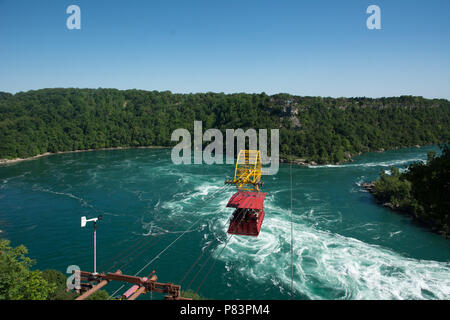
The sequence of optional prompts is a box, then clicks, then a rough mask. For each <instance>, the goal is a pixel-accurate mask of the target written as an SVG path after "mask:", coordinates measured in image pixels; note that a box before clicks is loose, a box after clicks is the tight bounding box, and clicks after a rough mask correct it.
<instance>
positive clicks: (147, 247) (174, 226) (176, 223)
mask: <svg viewBox="0 0 450 320" xmlns="http://www.w3.org/2000/svg"><path fill="white" fill-rule="evenodd" d="M225 187H227V186H224V187H221V188H220V189H219V190H217V191H216V192H214V193H213V194H212V195H211V196H213V195H215V194H216V193H218V192H219V191H222V189H224V188H225ZM196 212H198V210H197V211H195V212H194V213H196ZM180 223H181V220H176V221H175V223H174V224H173V225H172V228H171V229H170V230H168V232H171V231H173V230H174V229H175V228H176V227H177V226H178V225H179V224H180ZM151 240H153V239H149V240H148V241H147V242H146V243H145V244H144V245H148V246H146V247H145V248H144V249H142V250H141V252H140V253H139V254H138V255H136V256H134V257H133V258H132V259H131V260H129V261H128V262H126V263H125V264H123V265H122V266H120V267H119V269H122V268H124V267H125V266H127V265H128V264H129V263H130V262H132V261H133V260H135V259H136V258H137V257H139V256H141V255H142V254H143V253H144V252H145V251H146V250H148V249H149V248H151V247H153V246H154V245H156V244H157V243H159V242H160V241H161V238H159V240H158V241H157V242H156V243H153V244H151V243H149V241H151ZM144 245H143V246H141V247H140V248H143V247H144ZM140 248H136V249H135V250H133V252H131V253H134V252H135V251H137V250H138V249H140ZM131 253H129V254H128V255H127V256H126V257H129V256H130V255H131ZM126 257H122V258H121V260H123V259H124V258H126ZM116 264H117V263H116ZM114 265H115V264H114ZM114 265H113V266H112V267H111V268H109V270H110V269H112V268H113V267H114Z"/></svg>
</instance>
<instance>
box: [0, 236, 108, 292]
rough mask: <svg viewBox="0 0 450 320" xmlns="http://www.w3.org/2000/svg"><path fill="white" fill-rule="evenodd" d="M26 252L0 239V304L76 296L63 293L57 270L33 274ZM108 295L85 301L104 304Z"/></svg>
mask: <svg viewBox="0 0 450 320" xmlns="http://www.w3.org/2000/svg"><path fill="white" fill-rule="evenodd" d="M27 254H28V250H27V248H26V247H25V246H23V245H20V246H18V247H16V248H12V247H11V246H10V242H9V241H8V240H3V239H0V300H48V299H50V300H73V299H75V298H76V297H77V296H78V294H76V293H75V292H72V291H67V290H66V288H67V284H66V283H67V277H66V276H65V275H64V274H63V273H61V272H60V271H57V270H44V271H39V270H34V271H31V270H30V268H31V267H32V266H33V264H34V261H33V260H32V259H30V258H29V257H27V256H26V255H27ZM108 297H109V295H108V293H107V292H106V291H105V290H99V291H97V292H95V293H94V294H93V295H91V296H90V297H89V298H88V300H106V299H108Z"/></svg>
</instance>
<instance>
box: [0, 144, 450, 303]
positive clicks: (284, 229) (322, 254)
mask: <svg viewBox="0 0 450 320" xmlns="http://www.w3.org/2000/svg"><path fill="white" fill-rule="evenodd" d="M429 150H437V148H436V147H422V148H409V149H400V150H395V151H388V152H384V153H367V154H363V155H362V156H359V157H357V158H355V161H354V162H352V163H348V164H343V165H330V166H317V167H299V166H293V167H292V174H293V190H292V191H293V230H294V233H293V243H294V248H293V254H294V256H293V270H294V282H293V288H294V295H295V298H296V299H450V241H449V240H446V239H445V238H443V237H442V236H439V235H437V234H434V233H432V232H429V231H428V230H427V229H426V228H423V227H422V226H420V225H417V224H416V223H414V222H413V221H412V220H411V219H410V218H408V217H406V216H404V215H400V214H397V213H394V212H391V211H390V210H388V209H386V208H383V207H381V206H380V205H378V204H377V203H376V202H375V201H374V199H373V198H372V196H371V195H370V194H369V193H367V192H365V191H364V190H362V189H361V187H360V184H361V182H363V181H371V180H374V179H375V178H376V177H377V176H378V175H379V173H380V170H389V167H390V166H391V165H395V166H398V167H404V166H405V165H407V164H409V163H411V162H415V161H422V160H425V159H426V153H427V151H429ZM233 172H234V168H233V166H232V165H178V166H177V165H174V164H172V162H171V159H170V150H167V149H129V150H112V151H111V150H110V151H93V152H83V153H71V154H59V155H52V156H49V157H44V158H39V159H36V160H32V161H25V162H21V163H16V164H12V165H7V166H2V167H0V230H1V233H0V237H2V238H7V239H9V240H11V242H12V245H14V246H17V245H19V244H24V245H26V246H27V247H28V249H29V253H30V256H31V257H32V258H34V259H36V261H37V263H36V266H35V267H36V268H38V269H41V270H42V269H48V268H52V269H57V270H60V271H62V272H63V273H65V272H66V268H67V267H68V266H69V265H78V266H80V268H81V269H82V270H88V271H91V270H92V269H93V263H92V256H93V250H92V241H93V237H92V224H89V225H88V226H87V228H81V227H80V217H81V216H87V217H88V218H91V217H96V216H98V215H99V214H101V215H103V220H102V221H100V222H99V227H98V232H97V247H98V254H97V266H98V271H107V270H110V271H113V270H115V269H116V268H117V267H119V266H121V270H122V272H123V273H127V274H136V273H138V272H139V271H140V273H138V275H141V276H145V275H148V274H149V273H150V272H151V271H152V270H155V271H156V273H157V275H158V278H159V280H160V281H162V282H173V283H180V281H181V280H182V278H183V275H184V274H185V273H186V271H188V269H189V267H190V266H191V265H193V263H194V262H195V261H196V259H197V257H199V255H200V254H201V253H202V250H205V251H206V253H205V254H204V256H203V257H202V258H201V259H200V260H199V262H198V263H196V264H194V267H193V269H192V271H191V272H190V273H189V274H188V275H187V276H186V277H185V279H183V282H182V288H183V289H188V288H191V289H193V290H194V291H195V290H196V289H197V288H198V287H199V285H200V284H201V283H202V281H203V279H204V277H205V275H206V274H207V273H208V270H210V267H211V266H212V265H213V264H214V268H213V269H211V270H212V271H211V273H210V274H209V276H208V277H207V278H206V279H205V280H204V282H203V284H202V286H201V287H200V289H199V293H200V294H201V295H202V296H205V297H207V298H210V299H290V295H289V294H290V285H291V250H290V243H291V232H290V231H291V224H290V221H291V216H290V195H291V189H290V175H289V172H290V167H289V165H281V167H280V170H279V172H278V174H277V175H275V176H265V177H263V180H264V182H265V185H264V191H266V192H268V195H267V198H266V201H265V211H266V216H265V220H264V222H263V225H262V229H261V233H260V235H259V237H258V238H254V237H243V236H235V237H232V238H231V239H230V240H229V243H228V245H227V246H226V247H225V249H224V250H223V252H222V254H221V255H220V256H219V253H220V251H221V250H222V248H223V246H224V243H225V241H226V239H227V234H226V230H227V227H226V224H227V219H228V218H229V216H230V215H231V213H232V209H230V208H225V205H226V203H227V201H228V199H229V198H230V197H231V195H232V194H233V193H234V192H235V190H234V189H233V187H228V188H226V189H225V188H224V179H225V178H227V177H228V178H229V177H231V176H232V174H233ZM194 223H196V224H194ZM189 228H190V229H189ZM186 230H188V231H187V232H185V231H186ZM181 235H182V236H181ZM180 236H181V237H180ZM177 238H178V240H176V239H177ZM175 240H176V241H175ZM173 241H175V242H173ZM171 243H172V245H171V246H170V247H168V245H170V244H171ZM132 245H135V246H134V247H132V248H131V249H130V250H129V251H127V253H126V254H124V255H122V256H121V257H118V258H117V259H114V257H115V256H116V255H117V254H119V253H120V252H121V251H122V250H124V249H126V248H128V247H130V246H132ZM216 247H217V249H216V250H215V252H214V254H213V255H212V257H211V258H210V259H209V260H208V261H207V263H206V265H205V267H204V268H203V269H202V270H201V271H199V270H200V268H201V266H202V264H203V262H204V261H205V260H206V259H207V257H208V256H209V252H210V250H211V249H213V248H216ZM133 250H135V251H133ZM163 250H165V251H163ZM161 252H162V253H161ZM158 253H161V254H160V255H159V256H157V255H158ZM127 254H130V255H129V256H128V257H127V256H126V255H127ZM131 257H133V258H134V259H133V260H130V258H131ZM155 257H156V259H155ZM120 258H123V259H122V260H120ZM111 260H112V261H111ZM151 261H153V262H152V263H150V265H148V266H147V267H146V268H145V269H144V270H142V271H141V269H142V268H143V267H145V266H146V265H147V264H148V263H149V262H151ZM197 272H198V275H197V277H195V275H196V273H197ZM105 288H106V289H107V291H108V292H109V293H110V294H112V293H113V292H114V291H116V289H118V288H119V285H117V284H110V285H108V286H106V287H105ZM125 289H126V288H123V289H122V290H121V291H118V292H119V293H117V294H120V293H121V292H123V291H124V290H125ZM147 298H148V297H147ZM153 298H155V296H153Z"/></svg>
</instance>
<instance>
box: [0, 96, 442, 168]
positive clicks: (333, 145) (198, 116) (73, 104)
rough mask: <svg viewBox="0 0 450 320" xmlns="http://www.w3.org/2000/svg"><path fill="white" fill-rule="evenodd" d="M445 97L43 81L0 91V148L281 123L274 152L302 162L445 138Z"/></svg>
mask: <svg viewBox="0 0 450 320" xmlns="http://www.w3.org/2000/svg"><path fill="white" fill-rule="evenodd" d="M449 118H450V102H449V101H447V100H442V99H434V100H428V99H424V98H422V97H411V96H402V97H398V98H380V99H370V98H337V99H335V98H321V97H299V96H292V95H288V94H276V95H272V96H269V95H266V94H265V93H261V94H244V93H239V94H223V93H197V94H172V93H171V92H169V91H165V92H157V91H151V92H149V91H142V90H125V91H121V90H116V89H42V90H37V91H28V92H20V93H17V94H14V95H11V94H9V93H0V158H16V157H22V158H23V157H29V156H33V155H37V154H42V153H45V152H58V151H72V150H84V149H95V148H110V147H119V146H123V147H133V146H171V145H174V144H175V142H171V141H170V138H171V133H172V131H173V130H174V129H176V128H186V129H188V130H189V131H191V132H193V122H194V120H201V121H203V130H206V129H208V128H218V129H221V130H223V132H224V130H225V129H228V128H229V129H238V128H242V129H247V128H254V129H260V128H265V129H280V139H281V141H280V152H281V154H282V156H283V157H285V158H286V157H287V156H288V155H289V154H292V155H293V156H295V157H297V158H302V159H305V160H306V161H310V162H312V161H313V162H318V163H336V162H341V161H345V160H348V159H349V158H350V157H351V155H354V154H357V153H360V152H365V151H371V150H381V149H391V148H395V147H403V146H413V145H424V144H436V143H443V142H447V141H448V140H449V137H450V133H449V128H450V122H449V120H450V119H449Z"/></svg>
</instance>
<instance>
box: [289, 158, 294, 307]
mask: <svg viewBox="0 0 450 320" xmlns="http://www.w3.org/2000/svg"><path fill="white" fill-rule="evenodd" d="M289 171H290V176H291V299H293V298H294V220H293V213H292V160H291V163H290V170H289Z"/></svg>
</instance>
